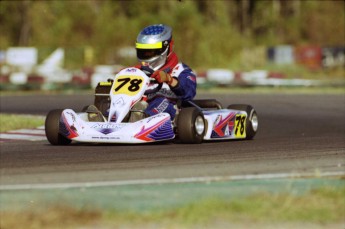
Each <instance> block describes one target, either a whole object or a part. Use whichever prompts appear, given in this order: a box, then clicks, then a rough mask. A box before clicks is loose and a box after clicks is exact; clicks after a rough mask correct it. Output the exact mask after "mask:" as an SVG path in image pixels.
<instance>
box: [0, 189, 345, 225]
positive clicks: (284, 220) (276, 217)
mask: <svg viewBox="0 0 345 229" xmlns="http://www.w3.org/2000/svg"><path fill="white" fill-rule="evenodd" d="M109 201H110V200H109ZM344 203H345V187H341V188H336V187H322V188H317V189H313V190H311V191H309V192H308V193H304V194H301V195H300V194H292V193H276V194H272V193H268V192H263V193H256V194H254V195H251V196H248V197H240V198H237V199H232V200H228V199H226V198H221V197H209V198H206V199H201V200H200V201H194V202H192V203H189V204H185V205H183V206H179V207H175V208H170V209H163V210H162V209H156V210H151V211H145V212H141V211H130V210H127V211H119V210H99V209H97V208H95V207H92V208H91V207H90V206H89V207H85V206H84V207H81V208H76V207H75V208H73V207H70V206H68V205H61V203H59V204H57V205H53V206H51V207H50V206H45V208H42V209H39V208H34V209H33V208H32V209H27V210H21V211H17V212H15V211H2V212H0V213H1V218H2V219H3V220H1V225H0V227H1V228H4V229H5V228H45V227H46V226H47V225H49V228H59V227H61V226H62V224H61V222H64V223H63V226H64V228H80V226H81V225H83V226H86V228H88V227H87V226H91V227H95V228H96V227H101V228H119V227H125V228H127V227H128V228H152V227H155V228H198V227H203V228H229V227H230V226H231V225H234V224H235V225H240V226H241V227H243V226H245V227H246V226H250V225H251V226H255V225H256V224H258V225H261V228H265V227H267V226H272V225H282V224H283V225H284V224H293V225H294V227H295V228H296V226H297V227H298V228H301V227H303V225H304V224H306V223H307V224H308V225H309V226H310V225H312V226H316V225H322V226H323V227H325V228H326V227H327V226H334V225H336V226H337V227H338V226H339V225H343V224H344V215H345V208H344ZM114 204H116V203H114Z"/></svg>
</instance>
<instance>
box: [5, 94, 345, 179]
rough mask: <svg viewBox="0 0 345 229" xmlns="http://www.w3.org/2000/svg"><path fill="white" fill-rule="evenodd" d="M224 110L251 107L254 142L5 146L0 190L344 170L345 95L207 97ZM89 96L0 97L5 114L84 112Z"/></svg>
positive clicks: (27, 143) (14, 143) (16, 143)
mask: <svg viewBox="0 0 345 229" xmlns="http://www.w3.org/2000/svg"><path fill="white" fill-rule="evenodd" d="M198 98H200V99H201V98H215V99H217V100H219V101H220V102H221V103H222V104H223V105H224V106H227V105H229V104H232V103H246V104H251V105H252V106H254V107H255V109H256V110H257V112H258V115H259V132H258V134H257V136H256V137H255V139H254V140H251V141H223V142H205V143H203V144H201V145H186V144H175V143H173V142H168V143H159V144H147V145H109V144H108V145H101V144H80V143H73V144H71V145H69V146H51V145H49V143H48V142H47V141H36V142H30V141H8V142H2V143H0V151H1V154H0V159H1V160H0V167H1V177H0V178H1V179H0V181H1V182H0V184H1V185H11V184H45V183H76V182H94V181H120V180H140V179H155V178H189V177H204V176H232V175H246V174H275V173H292V172H294V173H305V172H308V173H309V172H310V173H315V174H317V173H320V172H321V173H322V172H339V171H344V168H345V167H344V166H345V105H344V104H345V96H344V94H339V95H321V94H319V95H289V94H287V95H285V94H274V95H269V94H238V95H236V94H228V95H211V94H202V95H199V96H198ZM92 102H93V96H92V95H45V96H40V95H28V96H25V97H24V96H1V112H2V113H24V114H39V115H45V114H47V113H48V111H49V110H51V109H55V108H72V109H75V110H76V111H80V110H81V109H82V108H83V107H84V106H85V105H87V104H91V103H92Z"/></svg>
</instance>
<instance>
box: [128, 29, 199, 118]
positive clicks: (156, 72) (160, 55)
mask: <svg viewBox="0 0 345 229" xmlns="http://www.w3.org/2000/svg"><path fill="white" fill-rule="evenodd" d="M173 46H174V41H173V38H172V29H171V27H169V26H167V25H163V24H156V25H150V26H148V27H146V28H144V29H143V30H142V31H141V32H140V33H139V35H138V37H137V40H136V51H137V58H138V61H139V64H138V65H136V66H135V67H136V68H141V67H142V66H146V67H149V68H150V69H152V71H153V73H152V75H151V77H153V78H155V79H156V81H158V82H159V83H163V85H162V88H161V89H160V90H159V91H158V92H154V93H151V94H148V95H147V102H148V106H147V107H146V109H144V112H145V114H146V115H147V116H151V115H155V114H157V113H161V112H166V113H169V114H170V116H171V119H172V120H173V119H174V117H175V114H176V109H175V107H174V105H175V104H176V102H177V100H178V99H181V100H182V101H185V100H191V99H193V98H194V96H195V94H196V75H195V74H194V73H193V71H192V70H191V69H190V68H189V67H188V66H187V65H185V64H183V63H181V62H179V60H178V57H177V55H176V53H175V52H174V51H173ZM151 86H153V85H151ZM149 89H150V87H149Z"/></svg>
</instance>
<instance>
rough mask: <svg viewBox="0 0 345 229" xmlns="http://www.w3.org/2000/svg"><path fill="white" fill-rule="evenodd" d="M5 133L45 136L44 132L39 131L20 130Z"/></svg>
mask: <svg viewBox="0 0 345 229" xmlns="http://www.w3.org/2000/svg"><path fill="white" fill-rule="evenodd" d="M7 133H18V134H40V135H43V136H45V131H44V130H40V129H20V130H10V131H8V132H7Z"/></svg>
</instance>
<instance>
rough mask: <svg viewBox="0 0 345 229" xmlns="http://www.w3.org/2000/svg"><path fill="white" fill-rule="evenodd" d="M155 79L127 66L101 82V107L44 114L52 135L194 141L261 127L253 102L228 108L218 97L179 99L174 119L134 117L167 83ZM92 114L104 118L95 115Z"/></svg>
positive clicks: (56, 139) (248, 135)
mask: <svg viewBox="0 0 345 229" xmlns="http://www.w3.org/2000/svg"><path fill="white" fill-rule="evenodd" d="M151 79H152V78H150V77H149V76H148V74H147V72H146V71H143V69H137V68H125V69H123V70H121V71H120V72H119V73H118V74H116V75H115V77H114V79H113V80H108V82H100V83H98V85H97V87H96V89H95V100H94V107H95V108H96V109H94V110H91V112H90V111H89V110H88V109H87V108H85V109H83V111H82V112H78V113H76V112H75V111H73V110H72V109H56V110H51V111H50V112H49V113H48V114H47V116H46V120H45V133H46V136H47V139H48V141H49V142H50V143H51V144H52V145H67V144H70V143H71V142H72V141H76V142H88V143H130V144H131V143H149V142H158V141H169V140H171V139H176V140H177V142H181V143H192V144H193V143H194V144H195V143H201V142H203V141H207V140H234V139H237V140H238V139H247V140H248V139H252V138H254V136H255V134H256V133H257V131H258V116H257V113H256V111H255V109H254V108H253V107H252V106H250V105H244V104H233V105H229V106H228V107H227V108H226V109H224V108H223V106H222V104H221V103H219V102H218V101H216V100H214V99H206V100H205V99H203V100H191V101H183V102H181V101H180V102H178V103H177V105H176V108H177V113H176V116H175V118H174V120H171V117H170V115H169V114H168V113H158V114H156V115H153V116H149V117H146V116H145V115H142V116H141V117H142V118H140V119H138V120H136V119H133V118H131V117H135V115H137V114H138V113H139V114H143V113H144V111H143V110H138V109H136V106H135V105H136V104H138V103H140V102H142V101H143V98H145V95H146V94H147V93H152V92H153V91H152V90H160V89H161V87H162V84H157V85H158V86H157V87H155V88H154V89H150V90H151V91H150V90H149V85H152V82H150V80H151ZM92 114H96V115H97V114H98V115H100V116H101V117H102V118H101V119H98V120H92V118H90V115H92ZM136 117H138V115H137V116H136ZM139 117H140V116H139Z"/></svg>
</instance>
